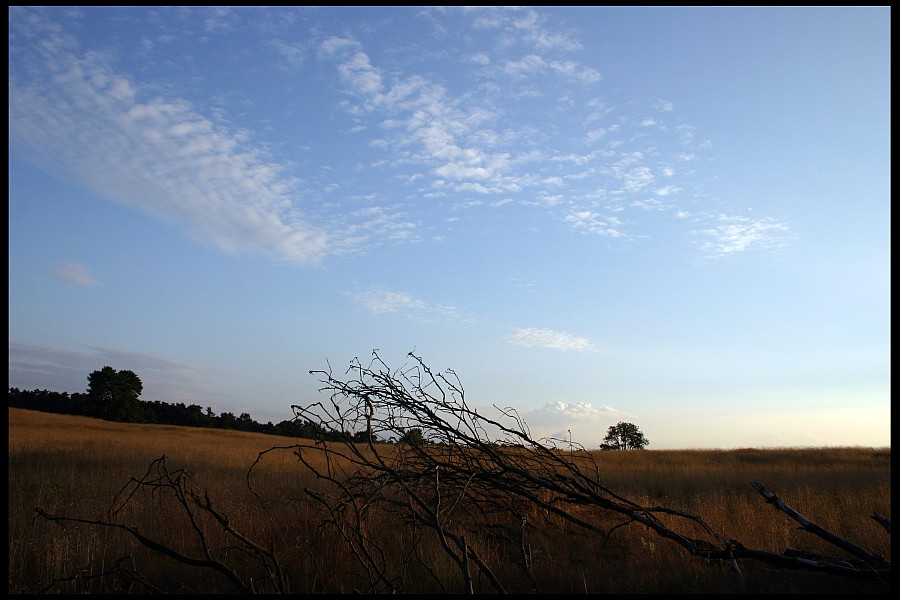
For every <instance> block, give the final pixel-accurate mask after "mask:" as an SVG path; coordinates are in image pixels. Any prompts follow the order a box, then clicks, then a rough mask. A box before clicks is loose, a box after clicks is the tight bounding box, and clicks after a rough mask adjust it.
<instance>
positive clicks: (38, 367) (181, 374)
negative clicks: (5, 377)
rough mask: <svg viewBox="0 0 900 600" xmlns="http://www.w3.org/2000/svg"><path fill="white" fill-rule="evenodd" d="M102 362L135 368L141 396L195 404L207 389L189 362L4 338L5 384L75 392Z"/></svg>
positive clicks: (82, 388)
mask: <svg viewBox="0 0 900 600" xmlns="http://www.w3.org/2000/svg"><path fill="white" fill-rule="evenodd" d="M105 366H110V367H112V368H114V369H116V370H122V369H127V370H129V371H133V372H135V373H136V374H137V375H138V377H139V378H140V379H141V381H142V383H143V384H144V391H145V392H146V393H145V394H144V396H145V398H144V399H151V400H156V399H158V400H163V401H165V402H171V403H174V402H183V401H187V402H189V403H193V402H196V403H198V404H199V403H201V402H207V401H208V399H209V395H210V392H209V390H204V389H203V385H202V384H200V383H199V381H200V380H201V379H202V378H203V376H204V375H207V376H208V373H207V372H206V369H203V368H202V367H198V366H195V365H190V364H185V363H183V362H179V361H175V360H171V359H169V358H165V357H161V356H154V355H150V354H143V353H139V352H128V351H123V350H117V349H114V348H105V347H99V346H87V347H79V348H74V349H73V348H61V347H55V346H43V345H38V344H28V343H24V342H18V341H14V340H10V342H9V385H10V387H17V388H19V389H22V390H34V389H46V390H51V391H57V392H70V393H76V392H77V393H81V392H84V391H85V390H86V389H87V377H88V375H90V374H91V373H92V372H94V371H98V370H100V369H102V368H103V367H105ZM146 396H149V398H147V397H146Z"/></svg>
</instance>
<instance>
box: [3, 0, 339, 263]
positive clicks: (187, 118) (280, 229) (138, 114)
mask: <svg viewBox="0 0 900 600" xmlns="http://www.w3.org/2000/svg"><path fill="white" fill-rule="evenodd" d="M17 22H18V23H19V24H20V25H21V24H22V23H23V22H24V20H22V19H20V20H18V21H17ZM227 22H228V13H227V11H224V12H222V11H213V12H212V13H211V14H210V21H209V23H208V26H209V27H211V28H213V29H218V28H221V27H222V26H224V24H225V23H227ZM29 26H30V27H32V30H29V31H28V32H27V35H26V34H22V35H17V33H16V32H18V33H19V34H21V33H22V32H21V31H19V30H18V29H17V28H15V27H13V29H14V30H15V31H14V32H13V33H11V36H10V65H11V68H10V74H9V124H10V131H9V133H10V143H11V144H16V145H18V146H20V147H22V148H24V149H26V150H27V151H28V152H29V153H30V154H31V155H32V156H33V157H34V158H35V159H36V160H37V161H38V162H43V163H50V164H55V165H62V166H63V167H64V168H65V169H66V170H67V171H69V172H70V173H72V174H74V175H75V176H76V177H78V178H79V179H80V180H81V181H82V182H83V183H84V184H86V185H87V186H89V187H90V188H92V189H93V190H94V191H96V192H98V193H100V194H102V195H104V196H106V197H108V198H110V199H112V200H115V201H117V202H120V203H122V204H126V205H129V206H132V207H135V208H137V209H139V210H142V211H144V212H146V213H148V214H151V215H153V216H155V217H157V218H160V219H163V220H166V221H169V222H172V223H175V224H177V225H178V226H180V227H182V228H184V229H185V230H187V231H188V232H189V233H190V234H191V235H193V236H194V237H195V238H197V239H199V240H202V241H205V242H208V243H211V244H213V245H215V246H217V247H219V248H221V249H223V250H226V251H254V252H261V253H264V254H267V255H269V256H271V257H273V258H275V259H276V260H282V261H287V262H293V263H297V264H315V263H317V262H319V261H320V260H321V259H322V257H323V256H324V255H326V254H327V253H328V252H329V235H328V233H327V232H326V231H325V230H324V229H323V228H321V227H317V226H315V225H313V224H311V223H310V222H308V221H307V220H306V219H304V216H303V214H302V211H301V206H300V204H301V202H300V201H299V200H300V199H299V198H298V196H297V182H296V181H295V180H294V179H293V178H292V177H290V176H289V175H287V174H286V173H285V169H284V168H283V166H282V165H280V164H278V163H277V162H275V161H272V160H270V159H268V158H267V157H266V154H265V152H263V151H262V150H261V149H260V148H257V147H254V146H253V145H252V144H251V143H249V142H248V140H247V136H246V134H245V133H244V132H241V131H235V130H229V129H228V128H227V127H225V126H223V125H220V124H218V123H216V122H214V121H212V120H210V119H208V118H206V117H204V116H203V115H201V114H198V113H197V112H195V111H194V110H193V109H192V107H191V105H190V103H189V102H186V101H184V100H181V99H177V98H174V99H172V98H170V99H164V98H160V97H144V95H143V94H142V92H141V90H140V89H139V88H138V86H137V85H136V84H135V82H134V79H133V78H132V77H131V76H129V75H128V74H122V73H118V72H116V71H115V70H114V68H113V67H112V66H111V63H110V61H109V60H108V59H107V57H105V56H104V55H103V54H101V53H98V52H93V51H84V50H81V49H80V48H79V47H77V45H76V44H75V43H74V42H71V41H70V38H68V37H64V36H62V35H59V34H58V33H56V31H55V28H54V27H53V24H52V23H50V22H47V23H44V24H43V27H42V28H39V27H35V26H33V25H32V24H29ZM11 27H12V26H11ZM23 27H24V26H23ZM25 71H28V83H23V81H24V79H21V78H20V77H19V74H20V72H21V73H23V74H24V73H25Z"/></svg>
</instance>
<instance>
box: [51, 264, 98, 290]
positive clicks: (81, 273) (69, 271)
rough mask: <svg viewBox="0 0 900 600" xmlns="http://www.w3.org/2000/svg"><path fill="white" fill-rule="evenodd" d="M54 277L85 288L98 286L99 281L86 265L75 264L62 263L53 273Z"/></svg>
mask: <svg viewBox="0 0 900 600" xmlns="http://www.w3.org/2000/svg"><path fill="white" fill-rule="evenodd" d="M53 276H54V277H55V278H56V279H58V280H60V281H63V282H65V283H71V284H72V285H80V286H85V287H91V286H94V285H97V280H96V279H94V276H93V275H91V272H90V270H89V269H88V268H87V267H86V266H84V265H79V264H75V263H60V264H59V265H58V266H57V267H56V269H55V270H54V271H53Z"/></svg>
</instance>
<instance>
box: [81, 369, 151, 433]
mask: <svg viewBox="0 0 900 600" xmlns="http://www.w3.org/2000/svg"><path fill="white" fill-rule="evenodd" d="M143 389H144V384H143V383H141V380H140V378H139V377H138V376H137V375H136V374H135V373H134V371H126V370H122V371H116V370H115V369H113V368H112V367H103V368H102V369H101V370H99V371H94V372H93V373H91V374H90V375H88V390H87V398H86V400H85V403H84V414H85V415H87V416H89V417H97V418H99V419H106V420H107V421H121V422H125V423H147V422H148V421H152V414H151V413H150V412H149V411H147V410H145V409H144V407H143V406H142V405H141V401H140V400H138V397H139V396H140V395H141V392H142V391H143Z"/></svg>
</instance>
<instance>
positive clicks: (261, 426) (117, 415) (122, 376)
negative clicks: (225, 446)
mask: <svg viewBox="0 0 900 600" xmlns="http://www.w3.org/2000/svg"><path fill="white" fill-rule="evenodd" d="M142 391H143V383H142V382H141V380H140V378H139V377H138V376H137V375H136V374H135V373H134V372H133V371H128V370H121V371H116V370H115V369H113V368H112V367H108V366H107V367H103V369H101V370H99V371H94V372H93V373H91V374H90V375H89V376H88V389H87V391H86V392H85V393H77V392H75V393H71V394H70V393H69V392H51V391H49V390H37V389H36V390H20V389H19V388H14V387H11V388H9V406H10V407H11V408H26V409H29V410H37V411H41V412H50V413H58V414H65V415H80V416H84V417H94V418H99V419H104V420H107V421H117V422H121V423H148V424H154V425H183V426H186V427H205V428H209V429H232V430H237V431H249V432H253V433H266V434H271V435H280V436H286V437H296V438H304V439H327V438H328V437H329V436H330V435H331V434H329V433H328V432H325V431H323V429H322V427H321V425H319V424H318V423H316V422H314V421H308V420H300V419H289V420H284V421H281V422H280V423H276V424H273V423H272V422H271V421H269V422H268V423H258V422H256V421H254V420H253V418H252V417H251V416H250V414H249V413H246V412H245V413H241V414H240V415H235V414H234V413H231V412H223V413H222V414H220V415H217V414H216V413H214V412H213V410H212V407H209V406H207V407H206V409H205V410H204V408H203V407H202V406H200V405H199V404H190V405H185V404H184V403H183V402H179V403H177V404H169V403H166V402H160V401H158V400H154V401H152V402H151V401H144V400H140V398H139V396H140V394H141V392H142Z"/></svg>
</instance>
